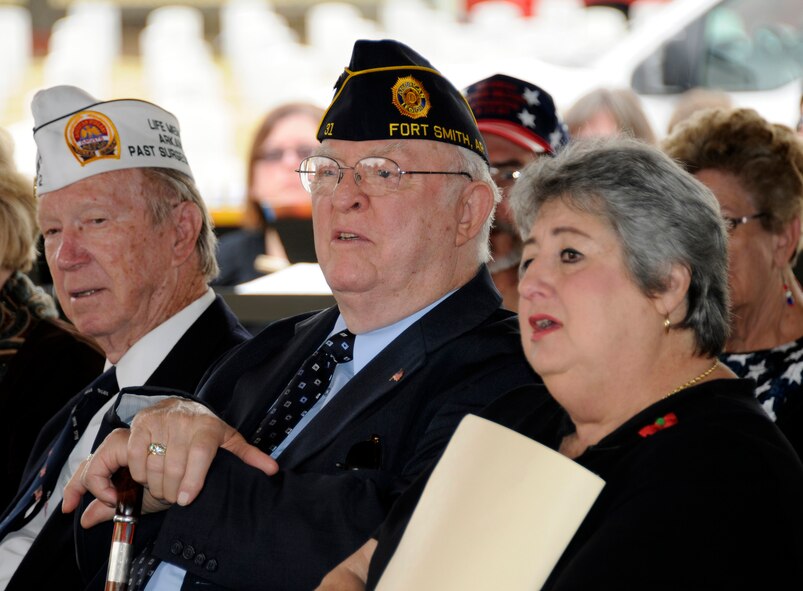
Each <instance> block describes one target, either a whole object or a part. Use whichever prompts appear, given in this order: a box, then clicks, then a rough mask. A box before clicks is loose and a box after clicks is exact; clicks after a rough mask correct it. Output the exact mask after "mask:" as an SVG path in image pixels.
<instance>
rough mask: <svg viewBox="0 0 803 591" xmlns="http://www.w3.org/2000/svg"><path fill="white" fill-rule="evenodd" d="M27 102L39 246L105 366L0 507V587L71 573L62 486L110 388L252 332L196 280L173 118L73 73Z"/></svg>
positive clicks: (201, 225) (185, 364)
mask: <svg viewBox="0 0 803 591" xmlns="http://www.w3.org/2000/svg"><path fill="white" fill-rule="evenodd" d="M32 109H33V114H34V119H35V122H36V128H35V130H34V139H35V140H36V145H37V148H38V160H37V175H36V192H37V196H38V201H39V212H38V219H39V225H40V227H41V230H42V233H43V234H44V238H45V256H46V258H47V263H48V266H49V267H50V271H51V274H52V276H53V282H54V286H55V289H56V294H57V295H58V300H59V302H60V304H61V306H62V308H63V309H64V311H65V313H66V315H67V316H68V317H69V318H70V320H72V322H73V323H74V324H75V326H76V327H77V328H78V330H79V331H81V332H82V333H84V334H86V335H89V336H92V337H93V338H94V339H95V340H96V341H97V342H98V344H99V345H100V346H101V348H102V349H103V351H104V353H105V354H106V371H105V372H104V374H103V375H102V376H100V377H99V378H98V379H97V380H95V381H94V382H93V383H92V384H90V385H89V386H88V387H87V388H86V389H85V390H84V391H83V392H80V393H78V394H77V395H76V396H75V397H74V398H73V399H72V400H71V401H70V402H69V403H68V404H67V406H65V407H64V409H62V411H60V412H59V413H58V414H57V415H55V417H54V418H53V419H52V420H51V421H50V422H49V423H48V424H47V425H46V426H45V427H44V429H43V430H42V432H41V434H40V436H39V438H38V440H37V442H36V444H35V447H34V449H33V450H32V452H31V455H30V456H29V460H28V465H27V471H26V474H25V475H24V477H23V481H22V484H21V486H20V488H19V492H18V494H17V496H16V498H15V499H14V501H13V502H12V504H11V505H10V506H9V507H8V508H7V509H6V510H5V512H4V513H3V515H2V518H0V540H2V541H0V588H7V589H25V590H30V589H47V588H57V587H59V588H71V587H73V586H74V584H73V583H72V582H71V579H70V576H71V575H72V574H77V565H76V563H75V553H74V551H73V550H72V546H73V519H72V516H69V515H63V514H62V513H61V510H60V502H61V490H62V488H63V486H64V484H65V483H66V482H67V481H68V479H69V478H70V476H72V474H73V472H74V471H75V470H76V468H77V467H78V466H79V465H80V464H81V462H82V461H83V460H84V458H86V456H87V454H88V453H89V452H90V451H91V450H92V449H93V447H95V446H96V445H97V443H98V442H99V441H100V440H101V439H102V438H100V437H99V435H98V433H99V431H100V430H101V423H102V419H103V417H104V415H105V414H106V412H107V411H109V412H113V409H112V407H113V406H114V404H115V402H116V401H117V400H118V396H117V392H118V390H119V389H121V388H125V387H127V386H141V385H143V384H148V385H157V386H163V387H170V388H178V389H182V390H186V389H193V388H195V387H196V386H197V384H198V382H199V381H200V379H201V377H202V375H203V374H204V372H205V371H206V369H207V368H208V367H209V365H211V364H212V362H213V361H215V360H216V359H217V358H218V357H219V356H220V355H222V354H223V353H224V352H225V351H227V350H228V349H230V348H231V347H233V346H234V345H236V344H239V343H241V342H243V341H244V340H246V339H247V338H248V337H249V335H248V333H247V332H246V331H245V329H244V328H243V327H242V326H241V325H240V323H239V322H238V321H237V319H236V317H235V316H234V315H233V314H232V313H231V311H230V310H229V309H228V308H227V307H226V305H225V304H224V303H223V300H221V299H220V298H219V297H215V295H214V293H213V292H212V290H211V289H210V288H209V287H208V285H207V282H208V281H209V280H211V279H212V278H213V277H214V276H215V275H216V273H217V264H216V263H215V244H216V241H215V237H214V234H213V233H212V227H211V221H210V217H209V214H208V212H207V210H206V207H205V205H204V203H203V200H202V199H201V196H200V194H199V193H198V190H197V188H196V187H195V183H194V181H193V177H192V171H191V170H190V167H189V165H188V163H187V159H186V157H185V156H184V153H183V151H182V149H181V139H180V131H179V124H178V121H177V120H176V118H175V117H174V116H173V115H172V114H170V113H168V112H167V111H165V110H163V109H161V108H160V107H158V106H156V105H153V104H151V103H147V102H144V101H138V100H114V101H105V102H104V101H98V100H97V99H95V98H94V97H92V96H90V95H88V94H87V93H86V92H84V91H82V90H80V89H78V88H75V87H71V86H58V87H55V88H50V89H47V90H43V91H41V92H39V93H37V94H36V96H35V97H34V99H33V104H32ZM96 439H97V442H96ZM108 536H109V534H108V532H107V533H106V535H105V537H106V541H105V542H104V546H105V547H108V541H107V540H108Z"/></svg>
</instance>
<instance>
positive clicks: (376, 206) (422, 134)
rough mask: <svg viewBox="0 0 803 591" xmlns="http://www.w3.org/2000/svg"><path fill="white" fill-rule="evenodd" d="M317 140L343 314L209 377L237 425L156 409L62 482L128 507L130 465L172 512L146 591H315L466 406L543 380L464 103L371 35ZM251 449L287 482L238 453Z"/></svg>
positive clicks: (316, 165) (207, 391)
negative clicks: (491, 238) (495, 278)
mask: <svg viewBox="0 0 803 591" xmlns="http://www.w3.org/2000/svg"><path fill="white" fill-rule="evenodd" d="M318 139H319V140H320V141H321V145H320V146H319V147H318V148H317V149H316V151H315V153H314V154H313V155H312V156H311V157H309V158H306V159H305V160H303V161H302V162H301V163H300V165H299V171H300V174H301V181H302V183H303V185H304V187H305V188H306V189H307V190H308V191H309V193H310V199H311V201H312V212H313V214H312V215H313V227H314V233H315V248H316V252H317V255H318V261H319V263H320V265H321V268H322V270H323V273H324V276H325V277H326V280H327V282H328V283H329V286H330V287H331V288H332V291H333V293H334V295H335V299H336V301H337V306H335V307H333V308H330V309H328V310H324V311H322V312H319V313H315V314H306V315H303V316H301V317H295V318H290V319H286V320H281V321H278V322H276V323H274V324H272V325H270V326H269V327H267V328H266V329H265V330H264V331H262V332H261V333H260V334H259V335H257V336H256V337H254V339H252V340H251V341H249V342H248V343H247V344H245V345H244V346H243V347H241V348H240V349H238V350H237V351H236V352H234V353H232V354H231V355H229V356H227V358H226V359H225V360H223V361H222V362H221V363H220V364H218V366H217V367H216V368H215V369H214V370H212V371H210V373H209V375H208V379H207V380H206V381H205V383H204V384H203V385H202V386H201V388H200V390H199V391H198V396H199V398H202V399H203V400H205V401H207V402H208V403H210V404H211V405H212V406H213V408H216V409H218V408H222V407H223V406H225V408H224V410H223V411H222V412H221V417H222V418H223V419H224V420H225V422H224V421H215V420H211V419H210V417H209V415H208V413H206V412H202V411H201V410H199V409H197V407H196V406H194V405H193V404H191V403H188V402H186V401H182V402H181V403H180V404H181V405H182V406H181V409H183V410H181V409H179V408H177V406H178V404H179V403H176V402H175V401H163V402H160V403H159V404H157V405H156V406H155V407H153V408H150V409H147V410H145V411H142V412H141V413H140V414H138V415H137V417H136V418H135V419H134V421H133V423H132V424H131V430H130V431H122V430H120V431H115V432H114V433H112V434H111V435H110V437H109V438H107V439H106V441H105V442H104V443H103V445H102V446H101V447H100V448H98V451H97V453H96V454H95V455H94V457H93V459H92V460H90V461H89V462H88V465H87V469H86V471H84V472H83V473H82V477H80V478H74V479H73V481H72V482H71V484H70V486H69V487H68V488H67V489H65V493H64V499H65V504H64V506H65V508H69V507H73V506H77V504H78V502H77V498H80V494H81V493H82V492H83V489H84V488H85V486H84V485H87V486H90V488H91V489H92V492H93V493H94V494H95V496H97V497H98V499H100V500H102V501H103V502H104V503H109V502H113V501H114V500H115V498H116V496H115V494H114V491H113V490H109V489H108V488H107V486H106V485H107V484H108V478H107V477H108V474H104V470H105V468H110V467H113V466H112V464H113V463H114V462H125V463H128V465H129V468H130V470H131V474H132V476H134V478H135V479H137V480H140V481H142V482H144V483H147V485H148V492H147V493H146V499H147V498H148V497H149V496H150V497H156V498H161V499H162V500H165V501H167V502H170V503H175V504H173V505H172V506H171V507H170V508H169V509H168V510H167V511H163V512H162V513H161V514H160V515H163V516H164V521H163V523H162V525H161V528H160V531H159V535H158V536H157V537H156V539H155V541H154V545H153V547H152V558H150V557H148V558H146V557H143V558H142V560H141V561H137V562H135V564H134V569H133V571H132V578H133V584H134V588H139V587H140V586H145V587H146V589H148V590H151V589H179V588H185V589H186V588H190V587H192V588H195V585H197V586H198V588H201V587H202V586H203V588H215V589H221V588H225V589H305V590H308V589H311V588H313V587H315V585H316V584H317V583H318V581H320V579H321V577H322V576H323V575H324V573H325V572H326V571H327V570H329V569H330V568H331V567H333V566H334V565H335V564H336V563H337V562H338V561H340V560H342V559H343V558H344V557H345V556H347V555H348V554H350V553H351V552H353V551H354V549H356V548H357V547H358V546H359V545H360V544H362V542H363V541H364V538H365V537H366V536H367V535H370V533H371V532H373V530H374V529H375V528H376V527H377V526H378V525H379V524H380V523H381V521H382V520H383V518H384V516H385V514H386V512H387V510H388V508H389V506H390V505H391V504H392V502H393V500H394V498H395V497H396V496H397V495H398V493H399V492H400V491H401V490H402V489H403V488H404V487H405V486H406V485H407V484H408V483H409V482H410V481H411V480H412V479H414V478H415V477H416V475H417V474H418V473H420V472H421V470H423V469H424V468H425V467H426V466H427V465H428V464H429V463H430V462H432V461H433V460H434V459H435V458H437V457H438V456H439V454H440V453H441V451H442V449H443V447H444V445H445V444H446V441H447V440H448V438H449V436H450V434H451V433H452V431H453V430H454V429H455V428H456V426H457V424H458V423H459V421H460V419H461V418H462V417H463V416H464V415H465V414H466V413H468V412H472V411H476V410H478V409H480V408H482V407H483V406H485V405H486V404H488V403H490V402H491V401H492V400H494V399H495V398H497V397H498V396H499V395H501V394H502V393H504V392H506V391H507V390H510V389H512V388H515V387H517V386H520V385H523V384H527V383H533V382H535V381H536V380H537V378H536V376H535V375H534V374H533V373H532V370H531V369H530V368H529V366H528V365H527V364H526V362H525V361H524V359H523V357H522V353H521V347H520V343H519V335H518V330H517V328H516V321H515V316H514V315H513V314H512V313H510V312H508V311H505V310H502V309H501V308H500V302H501V298H500V297H499V294H498V293H497V291H496V290H495V289H494V287H493V284H492V283H491V280H490V276H489V274H488V271H487V269H486V267H485V261H487V259H488V233H489V230H490V225H491V217H492V211H493V208H494V204H495V201H496V197H497V191H496V187H495V186H494V184H493V181H492V180H491V176H490V170H489V167H488V162H487V154H486V152H485V146H484V144H483V142H482V137H481V135H480V133H479V130H478V129H477V125H476V122H475V120H474V116H473V115H472V113H471V110H470V109H469V107H468V105H467V103H466V101H465V99H464V98H463V96H462V95H461V94H460V92H459V91H458V90H457V89H456V88H455V87H454V86H453V85H452V84H451V83H450V82H449V81H448V80H446V79H445V78H444V77H443V76H442V75H441V74H440V72H438V71H437V70H436V69H434V68H433V67H432V65H431V64H429V62H427V61H426V60H425V59H424V58H423V57H421V56H420V55H418V54H417V53H416V52H415V51H413V50H412V49H410V48H409V47H406V46H404V45H402V44H400V43H397V42H395V41H388V40H386V41H358V42H357V43H356V44H355V46H354V52H353V54H352V60H351V63H350V64H349V66H348V67H347V68H346V69H345V71H344V72H343V74H342V76H341V77H340V79H339V80H338V82H337V86H336V91H335V98H334V100H333V102H332V104H331V105H330V107H329V109H328V110H327V112H326V115H325V116H324V118H323V121H322V122H321V126H320V129H319V131H318ZM193 409H196V410H193ZM227 423H228V424H227ZM232 427H233V428H234V429H236V430H237V431H234V429H233V428H232ZM245 441H248V442H249V443H251V444H253V447H251V446H248V447H249V448H250V449H251V450H252V451H256V454H261V453H263V452H265V453H269V454H271V456H272V457H274V458H275V459H276V460H277V461H278V464H279V467H280V468H281V469H280V470H279V472H278V473H277V474H275V475H274V476H268V475H266V474H265V473H263V472H261V471H259V470H257V469H254V468H253V467H251V465H249V464H251V463H252V462H251V461H250V460H247V462H243V461H241V460H240V459H239V458H238V457H236V456H237V455H239V456H240V457H243V456H244V450H242V451H241V450H240V449H238V451H237V452H236V453H235V454H231V453H228V450H229V449H231V444H232V443H237V444H238V445H239V444H242V443H244V442H245ZM156 443H162V444H165V445H166V447H167V455H166V456H165V457H160V456H156V455H149V454H148V450H149V449H150V446H151V445H153V444H156ZM219 445H221V446H222V447H223V449H221V450H219V449H218V446H219ZM265 457H267V456H265ZM251 459H252V460H253V459H254V458H251ZM210 463H211V465H210ZM184 468H186V472H185V470H184ZM207 468H209V469H208V471H207ZM268 472H275V467H274V469H273V470H269V471H268ZM84 477H85V478H84ZM93 483H94V484H95V485H99V487H95V486H94V485H93ZM159 506H160V505H152V504H150V503H149V504H148V505H147V507H146V508H151V507H154V508H155V507H159ZM161 508H164V506H163V505H161ZM106 509H108V507H106V506H105V505H104V504H103V503H98V502H96V503H95V504H93V505H91V506H89V507H88V508H87V511H86V512H85V513H84V514H83V518H82V519H83V521H82V523H84V524H86V525H89V524H91V523H92V522H93V521H94V520H96V519H102V518H108V517H109V516H110V515H109V513H108V512H106ZM149 517H150V516H149ZM157 559H159V560H161V561H163V562H162V563H161V564H159V562H158V560H157ZM157 565H158V566H157ZM82 567H83V564H82ZM149 576H152V578H150V580H149V581H148V577H149Z"/></svg>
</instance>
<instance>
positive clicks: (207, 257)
mask: <svg viewBox="0 0 803 591" xmlns="http://www.w3.org/2000/svg"><path fill="white" fill-rule="evenodd" d="M138 170H141V171H142V172H143V174H144V175H145V178H146V179H147V181H149V182H151V183H152V184H153V185H154V187H155V189H156V190H155V191H154V194H153V195H152V197H155V198H151V199H149V200H148V202H149V204H150V207H151V214H152V215H153V219H154V221H155V222H156V223H157V224H161V223H162V222H164V221H165V220H166V219H168V217H169V216H170V212H171V211H172V210H173V206H174V205H175V204H176V203H175V200H176V199H178V202H179V203H181V202H183V201H189V202H190V203H193V204H194V205H195V206H196V207H197V208H198V209H199V210H200V212H201V219H202V222H201V232H200V233H199V234H198V239H197V241H196V243H195V250H196V252H197V253H198V262H199V265H200V271H201V273H203V276H204V278H205V279H206V281H207V283H208V282H210V281H212V280H213V279H214V278H215V277H217V275H218V273H219V272H220V270H219V268H218V264H217V259H216V258H215V250H216V248H217V237H216V236H215V232H214V230H213V228H214V223H213V222H212V216H211V215H210V214H209V210H208V209H207V208H206V203H204V200H203V197H201V194H200V193H199V191H198V187H196V186H195V182H194V181H193V180H192V179H191V178H190V177H188V176H187V175H185V174H184V173H182V172H179V171H177V170H173V169H172V168H141V169H138Z"/></svg>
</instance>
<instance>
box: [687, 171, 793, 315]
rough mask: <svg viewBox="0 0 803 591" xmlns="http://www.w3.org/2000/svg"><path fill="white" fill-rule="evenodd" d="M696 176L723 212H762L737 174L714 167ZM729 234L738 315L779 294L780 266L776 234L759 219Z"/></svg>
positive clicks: (733, 301) (732, 287) (734, 214)
mask: <svg viewBox="0 0 803 591" xmlns="http://www.w3.org/2000/svg"><path fill="white" fill-rule="evenodd" d="M694 176H695V177H696V178H697V180H698V181H700V182H702V183H703V184H704V185H705V186H706V187H708V188H709V189H711V192H712V193H714V195H715V196H716V198H717V201H719V205H720V207H721V208H722V215H724V216H726V217H742V216H752V215H755V214H757V213H761V212H759V211H758V209H757V208H756V206H755V205H754V203H753V199H752V198H751V197H750V194H749V193H748V191H747V190H746V189H745V188H744V187H743V186H742V183H741V182H740V181H739V179H738V178H737V177H736V176H734V175H732V174H730V173H728V172H724V171H720V170H715V169H711V168H706V169H703V170H701V171H699V172H697V173H696V174H695V175H694ZM729 234H730V235H729V239H728V254H729V259H730V260H729V268H728V271H729V273H730V281H729V283H730V290H731V306H732V308H733V310H734V313H735V314H737V315H738V314H740V310H741V309H742V308H743V307H744V306H748V307H749V306H761V305H764V302H767V301H771V300H772V299H774V298H777V297H779V296H778V294H779V293H780V288H779V286H778V285H777V283H778V282H779V281H780V270H779V269H778V268H777V266H776V265H775V263H774V255H775V250H776V247H775V243H776V240H777V237H776V236H775V235H774V234H772V233H771V232H768V231H767V230H765V229H764V228H763V227H762V225H761V220H760V219H751V220H750V221H749V222H747V223H744V224H739V225H738V226H736V227H734V228H733V229H732V230H731V231H730V232H729Z"/></svg>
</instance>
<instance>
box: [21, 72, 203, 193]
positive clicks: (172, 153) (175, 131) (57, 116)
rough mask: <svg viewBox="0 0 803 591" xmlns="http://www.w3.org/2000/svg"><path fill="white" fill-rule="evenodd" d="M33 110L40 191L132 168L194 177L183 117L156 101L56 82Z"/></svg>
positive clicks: (43, 92) (39, 96)
mask: <svg viewBox="0 0 803 591" xmlns="http://www.w3.org/2000/svg"><path fill="white" fill-rule="evenodd" d="M31 111H32V112H33V118H34V130H33V137H34V140H35V141H36V147H37V157H36V192H37V194H38V195H41V194H42V193H48V192H50V191H56V190H58V189H62V188H64V187H66V186H68V185H71V184H73V183H75V182H78V181H81V180H83V179H86V178H89V177H91V176H93V175H96V174H100V173H102V172H110V171H113V170H124V169H127V168H153V167H158V168H172V169H174V170H178V171H180V172H183V173H184V174H186V175H187V176H189V177H190V178H192V171H191V170H190V165H189V164H188V163H187V158H186V156H185V155H184V150H183V148H182V146H181V135H180V132H179V125H178V119H176V117H175V116H174V115H172V114H171V113H169V112H167V111H165V110H164V109H162V108H161V107H159V106H157V105H154V104H153V103H149V102H146V101H141V100H136V99H120V100H111V101H99V100H98V99H96V98H94V97H93V96H91V95H90V94H88V93H87V92H85V91H83V90H81V89H80V88H76V87H75V86H54V87H53V88H48V89H45V90H40V91H39V92H37V93H36V95H35V96H34V97H33V101H32V102H31Z"/></svg>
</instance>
